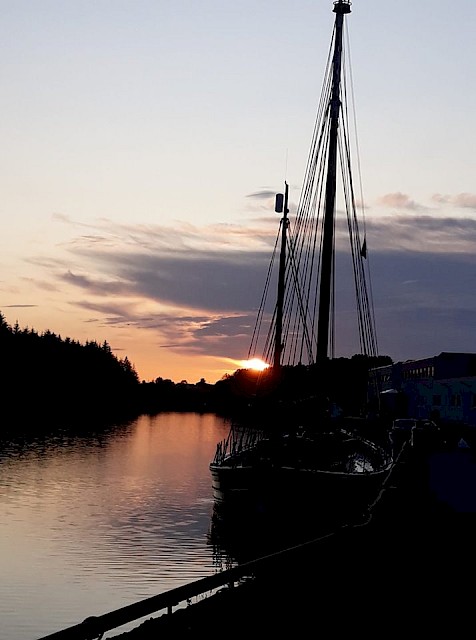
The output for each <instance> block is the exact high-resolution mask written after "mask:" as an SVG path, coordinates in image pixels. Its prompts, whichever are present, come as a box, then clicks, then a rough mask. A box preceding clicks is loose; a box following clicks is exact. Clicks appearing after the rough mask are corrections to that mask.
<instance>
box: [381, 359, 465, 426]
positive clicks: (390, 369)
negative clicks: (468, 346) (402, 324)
mask: <svg viewBox="0 0 476 640" xmlns="http://www.w3.org/2000/svg"><path fill="white" fill-rule="evenodd" d="M376 394H378V396H379V397H378V400H379V405H380V407H381V409H382V412H383V413H384V414H385V415H387V416H388V417H392V418H397V417H398V418H407V417H408V418H424V419H431V420H434V421H436V422H439V423H443V424H451V423H457V424H464V425H468V426H472V427H476V353H452V352H442V353H440V354H439V355H437V356H433V357H431V358H424V359H420V360H406V361H404V362H396V363H394V364H391V365H386V366H384V367H378V368H376V369H372V370H371V371H370V381H369V400H373V401H374V402H375V400H376V399H377V398H376Z"/></svg>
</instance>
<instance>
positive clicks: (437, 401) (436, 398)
mask: <svg viewBox="0 0 476 640" xmlns="http://www.w3.org/2000/svg"><path fill="white" fill-rule="evenodd" d="M475 395H476V394H475ZM433 406H434V407H441V395H440V394H438V395H436V396H433Z"/></svg>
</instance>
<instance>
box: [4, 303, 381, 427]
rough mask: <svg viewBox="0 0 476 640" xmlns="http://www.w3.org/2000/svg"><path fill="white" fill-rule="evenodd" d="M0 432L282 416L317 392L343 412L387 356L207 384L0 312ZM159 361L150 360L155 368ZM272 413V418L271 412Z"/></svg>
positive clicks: (351, 408)
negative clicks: (208, 415)
mask: <svg viewBox="0 0 476 640" xmlns="http://www.w3.org/2000/svg"><path fill="white" fill-rule="evenodd" d="M0 354H1V365H2V366H1V367H0V371H1V373H0V392H1V398H2V402H1V412H0V415H1V416H2V423H3V425H2V428H1V429H0V432H6V431H15V430H16V429H17V428H22V429H23V430H24V429H25V428H28V429H29V430H43V429H51V428H55V427H57V426H62V427H68V426H75V427H77V426H78V425H81V426H84V427H88V426H93V425H96V426H97V425H100V424H111V423H114V422H117V421H124V420H128V419H132V418H134V417H137V416H138V415H140V414H144V413H149V414H154V413H158V412H161V411H200V412H202V411H212V412H215V413H218V414H219V415H224V416H227V417H233V416H243V415H248V414H250V411H251V410H252V411H253V414H254V415H257V416H259V417H260V418H262V417H263V416H268V417H269V418H270V419H274V418H275V417H276V416H277V415H279V416H280V417H281V418H283V415H284V414H283V411H284V410H285V408H286V409H287V410H288V412H289V413H290V414H293V415H294V416H295V417H296V411H297V409H296V407H297V406H299V407H301V408H303V407H305V406H306V405H305V401H306V400H308V399H309V398H313V397H316V395H319V396H320V397H323V396H325V397H326V399H327V401H328V402H331V401H332V402H333V403H336V404H337V405H339V407H340V408H341V410H342V411H343V412H344V413H346V414H348V415H358V414H361V413H362V411H364V410H365V403H366V398H367V373H368V370H369V368H372V367H375V366H382V365H385V364H390V363H391V362H392V361H391V359H390V358H389V357H388V356H379V357H376V358H370V357H366V356H361V355H355V356H353V357H352V358H337V359H335V360H331V361H329V363H328V364H327V366H326V368H325V370H324V369H323V368H322V366H321V367H320V368H319V367H317V365H311V366H304V365H298V366H292V367H291V366H289V367H286V366H285V367H281V369H280V371H279V372H276V371H273V370H272V369H268V370H265V371H264V372H256V371H252V370H248V369H238V370H237V371H236V372H235V373H233V374H232V375H225V376H224V377H223V378H222V379H221V380H219V381H218V382H216V383H214V384H209V383H207V382H206V381H205V379H204V378H202V379H201V380H199V381H198V382H196V383H192V384H191V383H189V382H187V381H186V380H182V381H180V382H178V383H175V382H173V381H172V380H169V379H164V378H162V377H157V378H156V379H155V380H153V381H151V382H146V381H141V380H140V379H139V376H138V374H137V372H136V370H135V368H134V365H133V363H132V362H130V360H129V359H128V357H127V356H125V357H124V358H117V357H116V356H115V355H114V353H113V352H112V349H111V347H110V345H109V344H108V342H107V341H104V342H103V343H101V344H100V343H98V342H96V341H94V340H88V341H86V342H85V343H84V344H82V343H80V342H79V341H77V340H74V339H71V338H69V337H67V338H64V339H63V338H62V337H61V336H60V335H58V334H56V333H54V332H52V331H51V330H46V331H44V332H42V333H38V332H37V331H35V330H34V329H31V328H28V327H26V328H21V327H20V326H19V324H18V322H17V323H15V325H13V326H10V325H9V324H8V323H7V322H6V320H5V317H4V315H3V314H2V313H1V312H0ZM159 367H160V363H158V368H159ZM273 416H274V418H273Z"/></svg>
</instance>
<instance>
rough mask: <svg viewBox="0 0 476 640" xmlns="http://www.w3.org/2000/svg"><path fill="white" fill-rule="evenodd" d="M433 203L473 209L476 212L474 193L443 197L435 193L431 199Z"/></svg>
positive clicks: (475, 196)
mask: <svg viewBox="0 0 476 640" xmlns="http://www.w3.org/2000/svg"><path fill="white" fill-rule="evenodd" d="M431 199H432V201H433V202H436V203H437V204H443V205H448V204H450V205H454V206H456V207H459V208H461V209H471V210H473V211H476V194H474V193H459V194H457V195H455V196H449V195H442V194H441V193H435V194H434V195H433V196H432V197H431Z"/></svg>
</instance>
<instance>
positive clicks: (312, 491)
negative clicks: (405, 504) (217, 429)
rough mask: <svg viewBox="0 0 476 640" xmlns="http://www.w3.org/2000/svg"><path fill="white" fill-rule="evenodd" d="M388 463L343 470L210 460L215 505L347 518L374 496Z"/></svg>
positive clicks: (363, 508)
mask: <svg viewBox="0 0 476 640" xmlns="http://www.w3.org/2000/svg"><path fill="white" fill-rule="evenodd" d="M389 469H390V467H389V466H384V467H383V468H382V469H380V470H378V471H373V472H369V473H345V472H332V471H319V470H315V469H299V468H293V467H277V468H276V467H267V468H265V466H263V467H261V468H257V467H256V466H248V467H247V466H233V465H226V464H221V465H213V464H212V465H210V472H211V477H212V488H213V497H214V500H215V505H216V506H217V508H218V509H220V508H221V509H225V508H236V507H240V508H243V507H247V508H248V509H249V510H250V511H252V512H253V511H254V512H263V513H265V512H269V513H271V512H286V513H287V514H288V515H289V516H290V517H293V516H294V515H296V514H300V515H302V514H303V513H305V514H307V515H309V517H312V518H320V519H332V521H333V522H335V523H340V524H343V523H346V522H348V521H351V520H352V521H353V520H355V519H356V518H359V517H360V516H362V515H363V514H365V512H366V511H367V510H368V508H369V506H370V504H371V503H372V502H373V501H374V500H375V499H376V498H377V496H378V494H379V491H380V490H381V488H382V485H383V483H384V481H385V478H386V477H387V475H388V472H389Z"/></svg>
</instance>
